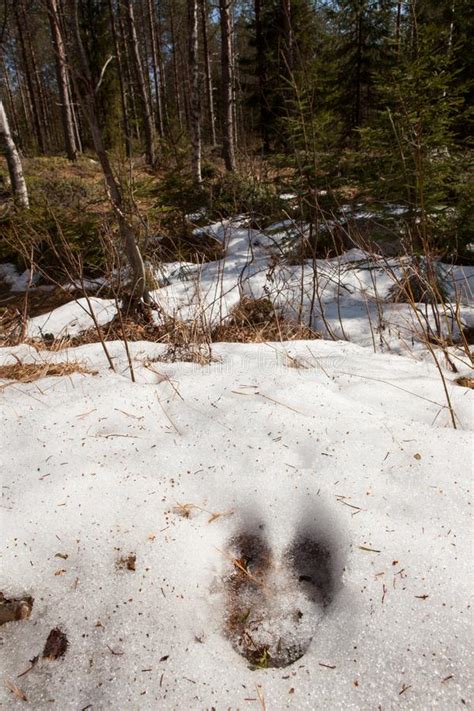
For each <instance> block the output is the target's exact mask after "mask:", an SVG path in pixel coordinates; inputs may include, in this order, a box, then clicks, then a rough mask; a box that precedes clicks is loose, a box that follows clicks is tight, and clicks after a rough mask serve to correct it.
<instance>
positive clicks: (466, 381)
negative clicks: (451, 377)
mask: <svg viewBox="0 0 474 711" xmlns="http://www.w3.org/2000/svg"><path fill="white" fill-rule="evenodd" d="M455 382H456V383H457V384H458V385H461V387H463V388H470V389H471V390H474V377H470V376H468V375H464V376H462V377H461V378H456V380H455Z"/></svg>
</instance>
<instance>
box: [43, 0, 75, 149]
mask: <svg viewBox="0 0 474 711" xmlns="http://www.w3.org/2000/svg"><path fill="white" fill-rule="evenodd" d="M48 9H49V22H50V25H51V34H52V38H53V46H54V53H55V61H56V76H57V81H58V89H59V96H60V99H61V118H62V123H63V131H64V143H65V146H66V154H67V157H68V158H69V160H72V161H74V160H77V146H76V137H75V135H74V122H73V116H72V107H71V103H70V100H69V91H68V73H67V59H66V50H65V47H64V42H63V39H62V34H61V28H60V24H59V15H58V6H57V0H48Z"/></svg>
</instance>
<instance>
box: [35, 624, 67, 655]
mask: <svg viewBox="0 0 474 711" xmlns="http://www.w3.org/2000/svg"><path fill="white" fill-rule="evenodd" d="M68 646H69V642H68V639H67V637H66V635H65V634H64V632H61V630H60V629H59V628H58V627H55V628H54V629H53V630H51V632H50V633H49V635H48V639H47V640H46V644H45V645H44V649H43V654H42V655H41V656H42V657H43V659H48V660H49V661H55V660H56V659H60V657H63V656H64V655H65V654H66V650H67V648H68Z"/></svg>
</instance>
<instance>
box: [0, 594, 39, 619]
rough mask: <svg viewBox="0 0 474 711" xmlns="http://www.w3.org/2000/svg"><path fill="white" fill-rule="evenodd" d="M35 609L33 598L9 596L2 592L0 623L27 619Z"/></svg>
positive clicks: (0, 595)
mask: <svg viewBox="0 0 474 711" xmlns="http://www.w3.org/2000/svg"><path fill="white" fill-rule="evenodd" d="M32 609H33V598H32V597H29V596H25V597H21V598H7V597H5V595H4V594H3V593H2V592H0V625H4V624H6V623H7V622H15V621H16V620H27V619H28V618H29V617H30V615H31V611H32Z"/></svg>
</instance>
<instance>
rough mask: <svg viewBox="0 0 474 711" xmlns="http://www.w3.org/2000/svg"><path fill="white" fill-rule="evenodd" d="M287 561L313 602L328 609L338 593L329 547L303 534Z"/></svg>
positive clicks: (288, 555) (288, 554)
mask: <svg viewBox="0 0 474 711" xmlns="http://www.w3.org/2000/svg"><path fill="white" fill-rule="evenodd" d="M286 559H287V561H288V564H289V565H290V566H291V567H292V568H293V570H294V572H295V574H296V575H297V576H298V581H299V582H300V583H301V585H302V586H303V587H304V589H305V591H306V594H307V595H308V596H309V597H310V599H311V600H312V602H314V603H317V604H322V605H323V607H327V605H329V604H330V602H331V601H332V599H333V598H334V594H335V591H336V584H335V575H334V565H333V561H332V556H331V550H330V548H329V545H328V544H327V543H326V542H321V541H318V540H315V539H314V538H313V537H312V536H310V535H307V534H305V533H301V534H299V535H298V536H297V537H296V538H295V540H294V541H293V543H292V544H291V546H290V548H289V550H288V551H287V553H286Z"/></svg>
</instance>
